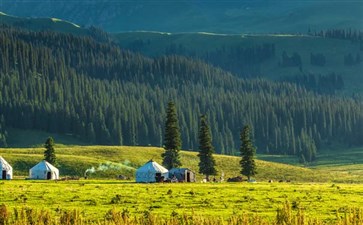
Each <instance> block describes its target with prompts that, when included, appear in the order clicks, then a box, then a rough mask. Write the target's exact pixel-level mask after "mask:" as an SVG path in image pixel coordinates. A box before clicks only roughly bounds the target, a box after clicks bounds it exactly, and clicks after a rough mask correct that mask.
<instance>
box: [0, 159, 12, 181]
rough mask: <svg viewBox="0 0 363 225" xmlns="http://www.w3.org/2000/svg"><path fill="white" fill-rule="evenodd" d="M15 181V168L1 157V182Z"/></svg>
mask: <svg viewBox="0 0 363 225" xmlns="http://www.w3.org/2000/svg"><path fill="white" fill-rule="evenodd" d="M11 179H13V167H11V166H10V164H9V163H8V162H6V160H5V159H4V158H3V157H1V156H0V180H11Z"/></svg>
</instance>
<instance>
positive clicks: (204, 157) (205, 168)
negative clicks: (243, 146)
mask: <svg viewBox="0 0 363 225" xmlns="http://www.w3.org/2000/svg"><path fill="white" fill-rule="evenodd" d="M213 153H214V147H213V145H212V136H211V133H210V131H209V126H208V124H207V118H206V116H205V115H202V116H201V118H200V128H199V154H198V156H199V173H201V174H204V175H205V176H206V179H207V180H208V181H209V176H210V175H216V174H217V170H216V168H215V166H216V162H215V160H214V157H213Z"/></svg>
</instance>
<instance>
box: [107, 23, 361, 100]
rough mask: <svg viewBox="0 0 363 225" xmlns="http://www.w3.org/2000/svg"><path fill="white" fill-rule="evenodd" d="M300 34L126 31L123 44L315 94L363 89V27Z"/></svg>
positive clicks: (118, 39) (120, 37) (121, 36)
mask: <svg viewBox="0 0 363 225" xmlns="http://www.w3.org/2000/svg"><path fill="white" fill-rule="evenodd" d="M305 33H306V34H304V35H299V34H291V35H279V34H268V35H225V34H209V33H175V34H171V33H158V32H125V33H119V34H113V36H114V38H115V40H116V42H118V43H119V45H120V46H122V47H123V48H126V49H129V50H131V51H134V52H140V53H142V54H145V55H148V56H150V57H158V56H161V55H173V54H176V55H183V56H187V57H192V58H196V59H200V60H203V61H205V62H207V63H210V64H212V65H214V66H217V67H220V68H222V69H223V70H226V71H230V72H232V73H233V74H235V75H237V76H238V77H243V78H256V77H263V78H267V79H271V80H278V81H288V82H292V83H296V84H299V85H301V86H303V87H305V88H307V89H309V90H313V91H316V92H319V93H329V94H335V93H337V92H339V93H348V95H350V94H351V93H354V92H363V76H361V73H362V70H363V60H362V59H363V32H362V31H359V30H352V29H332V30H322V31H315V32H314V31H310V32H309V33H307V31H306V32H305Z"/></svg>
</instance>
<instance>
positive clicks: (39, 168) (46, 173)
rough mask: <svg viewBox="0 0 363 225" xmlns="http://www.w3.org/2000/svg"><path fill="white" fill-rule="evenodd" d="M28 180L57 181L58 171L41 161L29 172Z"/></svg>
mask: <svg viewBox="0 0 363 225" xmlns="http://www.w3.org/2000/svg"><path fill="white" fill-rule="evenodd" d="M29 179H37V180H57V179H59V170H58V169H57V168H55V167H54V166H53V165H52V164H50V163H49V162H47V161H45V160H43V161H41V162H40V163H38V164H37V165H35V166H34V167H33V168H31V169H30V170H29Z"/></svg>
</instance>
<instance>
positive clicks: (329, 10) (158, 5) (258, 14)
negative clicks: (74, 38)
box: [0, 0, 363, 33]
mask: <svg viewBox="0 0 363 225" xmlns="http://www.w3.org/2000/svg"><path fill="white" fill-rule="evenodd" d="M0 11H3V12H6V13H9V14H13V15H17V16H29V17H56V18H63V19H66V20H69V21H72V22H75V23H77V24H81V25H84V26H89V25H95V26H98V27H101V28H103V29H105V30H106V31H110V32H120V31H134V30H157V31H166V32H196V31H206V32H218V33H271V32H306V31H307V30H308V28H311V29H314V30H320V29H327V28H356V29H363V13H362V12H363V2H362V1H327V0H323V1H308V0H292V1H272V0H255V1H250V0H241V1H231V0H230V1H228V0H227V1H222V0H215V1H204V0H194V1H191V0H179V1H165V0H164V1H163V0H162V1H139V0H136V1H110V0H99V1H87V0H79V1H49V0H48V1H47V0H43V1H42V0H40V1H28V0H2V1H1V6H0Z"/></svg>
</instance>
